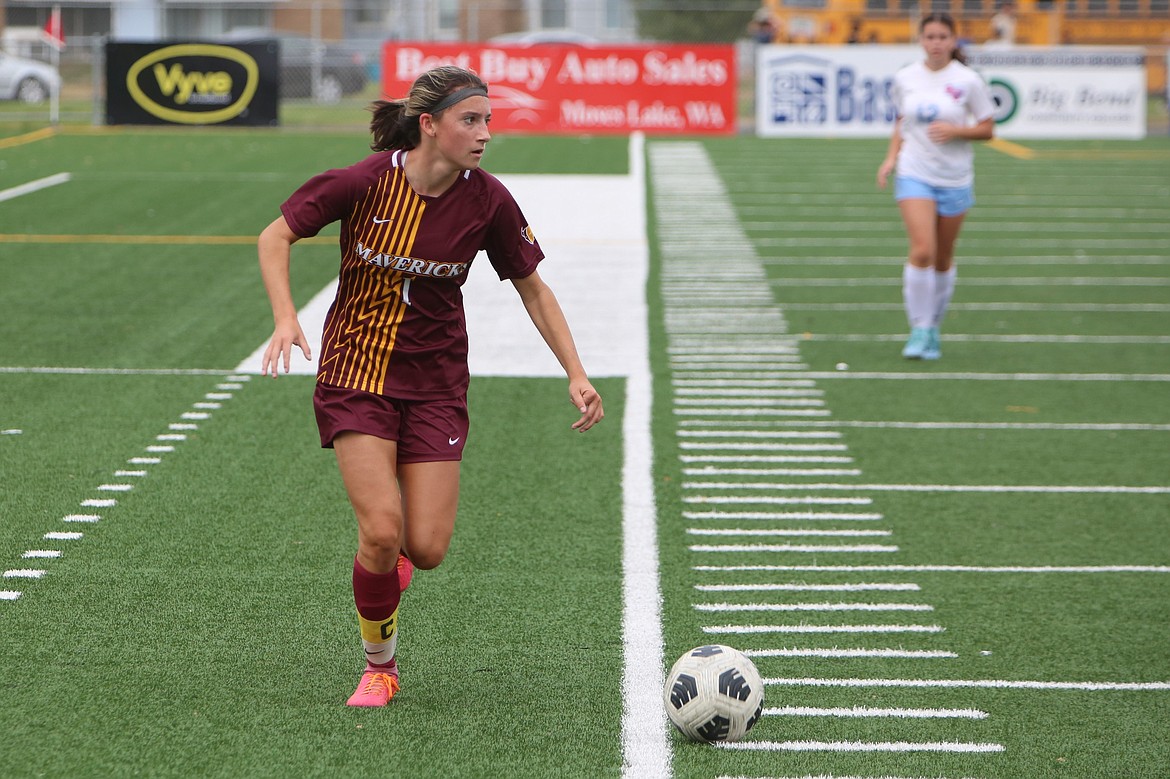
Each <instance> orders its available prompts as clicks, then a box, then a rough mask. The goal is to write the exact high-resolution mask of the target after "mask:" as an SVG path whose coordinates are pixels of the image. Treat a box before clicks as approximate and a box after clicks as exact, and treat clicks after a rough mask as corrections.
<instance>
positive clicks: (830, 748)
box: [716, 741, 1003, 752]
mask: <svg viewBox="0 0 1170 779" xmlns="http://www.w3.org/2000/svg"><path fill="white" fill-rule="evenodd" d="M716 746H718V747H719V748H720V749H734V750H739V751H753V752H1002V751H1003V745H1002V744H974V743H966V742H962V741H923V742H916V741H737V742H734V743H730V744H729V743H727V742H726V741H723V742H720V743H718V744H717V745H716Z"/></svg>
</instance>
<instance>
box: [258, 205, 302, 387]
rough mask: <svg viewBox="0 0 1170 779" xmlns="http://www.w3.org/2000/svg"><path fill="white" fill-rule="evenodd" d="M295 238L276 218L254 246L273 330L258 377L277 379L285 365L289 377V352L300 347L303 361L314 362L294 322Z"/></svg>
mask: <svg viewBox="0 0 1170 779" xmlns="http://www.w3.org/2000/svg"><path fill="white" fill-rule="evenodd" d="M297 238H298V236H297V235H296V233H294V232H293V231H292V230H291V229H290V228H289V226H288V223H287V222H285V221H284V217H283V216H279V217H277V218H276V219H275V220H273V222H272V223H271V224H270V225H268V226H267V227H265V228H264V230H263V231H262V232H261V233H260V238H259V240H257V242H256V246H257V251H258V253H259V255H260V276H261V277H262V278H263V279H264V289H265V290H267V292H268V301H269V302H270V303H271V304H272V321H273V323H274V325H275V326H274V329H273V331H272V340H271V341H269V343H268V348H267V349H265V350H264V358H263V360H262V361H261V363H260V373H261V375H264V376H267V375H269V374H271V375H272V378H276V375H277V372H278V368H279V366H280V364H281V363H282V362H283V363H284V372H285V373H288V371H289V367H290V361H291V359H292V350H293V347H294V346H299V347H300V349H301V353H302V354H304V355H305V359H306V360H311V359H313V356H312V354H311V352H310V349H309V341H308V339H307V338H305V333H304V331H303V330H302V329H301V323H300V321H299V320H298V319H297V307H296V304H295V303H293V298H292V283H291V281H290V279H291V275H290V274H291V271H290V270H289V266H290V264H291V258H292V245H293V244H294V243H296V241H297Z"/></svg>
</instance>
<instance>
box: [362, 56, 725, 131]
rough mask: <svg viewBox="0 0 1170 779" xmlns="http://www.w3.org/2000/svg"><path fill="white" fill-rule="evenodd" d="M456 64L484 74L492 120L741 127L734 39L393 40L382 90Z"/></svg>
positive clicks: (564, 125) (508, 126)
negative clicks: (623, 42)
mask: <svg viewBox="0 0 1170 779" xmlns="http://www.w3.org/2000/svg"><path fill="white" fill-rule="evenodd" d="M437 65H458V66H460V67H463V68H467V69H468V70H472V71H475V72H476V73H478V74H479V76H480V77H481V78H482V79H483V80H484V81H486V82H488V91H489V93H490V97H491V101H492V129H493V130H511V131H522V132H535V133H628V132H631V131H633V130H641V131H643V132H645V133H650V134H667V133H672V134H679V133H685V134H692V133H703V134H729V133H734V132H735V123H736V116H735V79H736V74H735V50H734V48H733V47H732V46H706V45H703V46H689V45H684V44H670V45H664V46H564V45H537V46H522V47H521V46H489V45H485V44H450V43H447V44H444V43H402V42H389V43H387V44H385V46H384V47H383V49H382V93H383V95H385V96H386V97H389V98H399V97H405V96H406V93H407V92H408V91H409V89H410V85H411V83H412V82H413V81H414V79H415V78H417V77H418V75H419V74H420V73H422V72H423V71H425V70H428V69H430V68H433V67H435V66H437Z"/></svg>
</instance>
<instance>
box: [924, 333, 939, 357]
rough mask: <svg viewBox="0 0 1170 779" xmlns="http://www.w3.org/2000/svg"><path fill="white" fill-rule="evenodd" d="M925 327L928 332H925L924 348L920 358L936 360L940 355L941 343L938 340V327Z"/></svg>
mask: <svg viewBox="0 0 1170 779" xmlns="http://www.w3.org/2000/svg"><path fill="white" fill-rule="evenodd" d="M927 329H928V331H929V332H928V333H927V340H926V348H925V349H923V350H922V359H923V360H937V359H938V358H939V357H942V344H941V343H940V342H939V338H938V328H937V327H930V328H927Z"/></svg>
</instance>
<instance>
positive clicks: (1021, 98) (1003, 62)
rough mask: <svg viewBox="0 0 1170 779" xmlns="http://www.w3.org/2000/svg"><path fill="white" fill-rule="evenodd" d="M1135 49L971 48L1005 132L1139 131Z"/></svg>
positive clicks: (1121, 134) (1140, 82)
mask: <svg viewBox="0 0 1170 779" xmlns="http://www.w3.org/2000/svg"><path fill="white" fill-rule="evenodd" d="M1144 57H1145V54H1144V52H1143V50H1142V49H1141V48H1139V47H1136V46H1135V47H1118V48H1114V47H1109V48H1105V47H1096V46H1063V47H1060V48H1034V47H1017V48H1013V49H994V48H990V47H986V48H981V49H972V50H970V51H969V52H968V53H967V60H968V64H970V65H971V67H973V68H975V70H977V71H979V73H981V74H982V75H983V78H984V79H985V80H986V81H987V83H988V85H990V87H991V96H992V97H993V98H994V99H995V103H996V106H997V109H996V116H995V124H996V128H995V132H996V135H1001V136H1003V137H1004V138H1099V139H1130V140H1136V139H1139V138H1145V137H1146V66H1145V59H1144Z"/></svg>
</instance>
